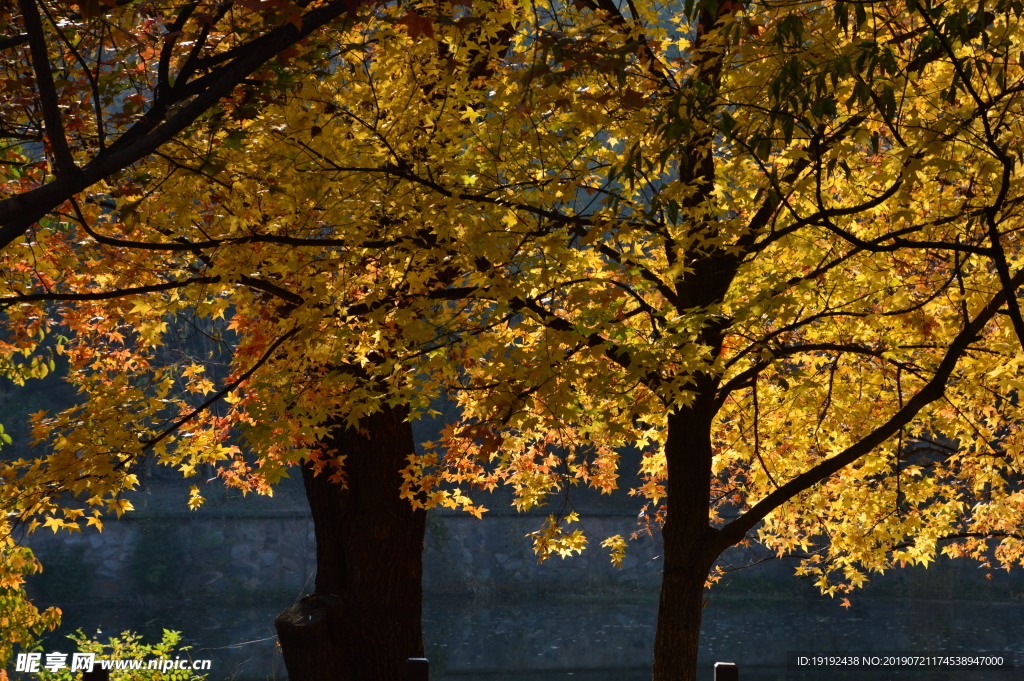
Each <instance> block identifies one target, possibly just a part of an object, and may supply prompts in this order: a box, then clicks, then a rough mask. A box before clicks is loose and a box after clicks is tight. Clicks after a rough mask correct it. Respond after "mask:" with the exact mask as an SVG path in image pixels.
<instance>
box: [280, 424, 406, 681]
mask: <svg viewBox="0 0 1024 681" xmlns="http://www.w3.org/2000/svg"><path fill="white" fill-rule="evenodd" d="M408 414H409V412H408V409H407V408H405V407H387V406H385V407H383V408H382V409H381V411H379V412H377V413H375V414H372V415H370V416H367V417H365V418H363V419H362V420H361V421H360V422H359V430H354V429H348V430H341V428H344V426H341V427H339V430H338V431H336V432H335V434H334V435H333V436H332V438H331V440H330V442H329V448H330V449H331V450H333V451H336V452H337V454H339V455H342V456H344V457H345V460H344V471H345V476H346V479H347V487H345V488H342V487H341V486H340V485H338V484H335V483H332V482H330V481H329V480H328V475H327V474H322V475H317V476H314V475H313V472H312V469H311V468H310V467H309V466H303V468H302V479H303V482H304V483H305V487H306V497H307V499H308V500H309V506H310V509H311V510H312V513H313V527H314V531H315V534H316V560H317V576H316V586H315V591H314V593H313V594H312V595H311V596H307V597H306V598H304V599H302V601H300V602H299V603H297V604H295V605H293V606H292V607H290V608H288V609H287V610H285V611H284V612H282V613H281V614H280V615H278V617H277V619H276V620H275V622H274V623H275V625H276V626H277V633H278V640H279V641H280V643H281V650H282V653H283V655H284V661H285V666H286V667H287V668H288V678H289V679H290V681H403V680H404V678H405V674H406V671H405V670H406V660H407V659H408V658H410V657H422V656H423V638H422V629H421V622H420V615H421V602H422V573H423V564H422V560H423V535H424V531H425V528H426V512H425V511H423V510H422V509H420V510H416V511H414V510H413V509H412V508H411V507H410V505H409V502H408V501H407V500H403V499H400V498H399V487H400V485H401V482H402V480H401V476H400V475H399V471H400V470H401V469H402V468H403V467H404V466H405V465H406V457H407V456H408V455H409V454H410V453H412V451H413V447H414V444H413V435H412V426H411V424H410V423H409V422H408V421H407V420H406V418H407V416H408ZM360 431H361V432H360Z"/></svg>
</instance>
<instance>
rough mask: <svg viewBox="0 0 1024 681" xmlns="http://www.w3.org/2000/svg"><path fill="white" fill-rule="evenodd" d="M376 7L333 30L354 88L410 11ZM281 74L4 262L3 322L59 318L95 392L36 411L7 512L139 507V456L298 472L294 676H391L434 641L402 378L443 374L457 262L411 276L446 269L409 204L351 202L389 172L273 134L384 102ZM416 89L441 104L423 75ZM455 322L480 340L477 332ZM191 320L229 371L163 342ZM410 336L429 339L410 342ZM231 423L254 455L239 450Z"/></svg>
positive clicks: (249, 482)
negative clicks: (438, 368) (29, 450)
mask: <svg viewBox="0 0 1024 681" xmlns="http://www.w3.org/2000/svg"><path fill="white" fill-rule="evenodd" d="M378 19H379V21H378V23H379V24H380V25H381V27H380V28H379V29H378V34H375V33H374V32H372V31H371V30H370V29H367V28H365V27H362V26H360V27H358V28H355V29H353V30H351V31H348V32H339V34H338V37H337V39H336V42H337V44H336V47H337V48H338V51H337V52H336V53H333V54H332V56H328V57H324V58H323V59H322V60H321V61H320V62H318V63H317V65H318V67H319V68H321V69H322V70H321V71H316V73H319V75H321V76H323V77H324V79H325V80H327V81H328V82H334V83H335V87H338V86H339V85H338V84H339V83H340V84H341V86H345V84H346V83H348V85H352V84H351V83H350V82H349V81H348V80H346V73H347V70H346V69H351V68H353V67H355V66H358V67H362V66H363V65H364V62H365V61H366V55H367V53H368V51H369V49H370V46H372V44H373V43H372V41H374V40H381V39H382V38H381V35H379V33H383V39H387V40H389V41H390V42H391V43H392V45H391V49H392V50H393V51H394V52H395V53H398V52H399V51H400V50H401V49H402V48H403V46H408V45H409V44H410V42H412V41H414V40H415V36H410V35H409V33H410V31H409V30H408V29H407V28H402V26H403V24H402V23H401V22H402V21H403V20H404V18H403V15H402V14H401V13H396V12H390V13H388V12H385V13H383V14H382V16H381V17H379V18H378ZM481 42H483V41H481ZM331 44H332V45H334V42H332V43H331ZM500 49H501V45H500V43H499V42H497V41H495V42H494V44H493V45H490V46H489V47H488V48H487V50H488V51H484V50H483V48H482V45H481V44H477V45H476V50H477V53H478V56H477V57H474V58H470V59H468V60H467V63H468V68H467V69H466V71H465V73H464V74H462V75H461V80H462V81H463V82H464V86H465V87H466V88H468V89H475V90H479V86H478V85H476V84H474V83H473V81H474V80H475V79H476V78H477V77H479V75H480V74H479V71H480V69H481V68H482V67H481V64H483V65H484V66H486V63H487V59H488V58H489V57H490V50H496V51H497V50H500ZM338 55H341V56H340V57H339V56H338ZM332 60H341V64H340V67H339V64H338V62H337V61H333V62H332ZM332 73H333V75H334V76H335V77H334V78H333V80H332V79H331V78H330V76H331V75H332ZM282 78H283V76H282V74H281V73H279V72H278V70H277V69H267V70H265V71H262V72H258V73H257V74H256V76H255V77H254V83H250V84H249V85H248V87H247V89H246V90H244V91H242V92H240V93H239V94H238V96H237V97H235V98H232V99H228V100H226V101H225V102H223V103H222V104H221V105H219V106H218V107H216V108H215V110H214V111H213V112H212V115H211V116H210V117H209V118H207V119H206V120H204V121H202V122H201V123H200V124H198V125H196V126H193V127H192V128H191V129H190V130H189V132H190V134H189V136H188V137H185V138H182V139H181V140H175V141H172V142H170V143H168V144H166V145H164V147H163V148H162V149H161V152H160V154H159V156H158V158H157V159H149V160H148V161H147V163H146V165H145V166H140V167H138V168H136V169H135V172H136V173H137V175H136V177H134V178H130V180H129V181H127V182H125V181H122V180H123V178H117V179H116V180H111V181H104V182H100V183H98V184H97V185H96V186H94V187H93V188H92V189H91V191H90V193H89V194H88V195H87V196H86V198H85V199H84V200H78V199H76V198H72V199H71V200H70V201H69V203H68V205H67V206H66V208H65V211H66V212H63V211H62V212H61V213H58V214H57V215H56V216H55V219H52V220H47V221H45V222H44V223H42V224H41V225H40V226H39V228H38V229H37V230H36V233H35V235H34V236H35V237H36V239H37V241H35V242H26V243H24V246H25V248H26V250H28V251H29V252H30V253H32V254H33V255H35V251H36V250H37V249H38V251H39V252H38V256H37V257H35V258H32V259H30V258H27V257H26V256H25V254H24V252H18V251H16V250H14V249H9V250H8V251H7V252H6V253H5V254H4V256H6V263H5V264H6V265H7V267H6V268H5V269H7V270H8V271H10V272H11V273H12V274H11V277H10V278H9V280H8V282H7V287H8V290H9V291H10V292H11V295H9V296H7V297H6V298H5V300H4V301H3V304H4V305H5V307H6V309H7V312H8V323H9V324H10V325H11V326H12V327H13V328H14V329H24V330H25V333H24V334H23V335H25V342H26V343H31V342H33V339H34V338H35V336H32V337H31V338H30V337H28V332H29V330H32V332H33V333H35V332H43V331H46V330H52V329H53V328H54V327H60V332H62V333H66V334H67V337H66V338H62V339H61V340H60V342H59V345H58V347H57V351H58V352H60V353H62V354H64V355H66V356H67V357H68V359H69V360H70V362H71V365H72V374H71V377H70V380H72V381H73V382H75V383H76V384H77V385H79V386H80V389H81V391H82V396H83V402H82V404H81V405H80V406H79V407H76V408H73V409H70V410H68V411H66V412H64V413H63V414H60V415H57V416H56V417H54V418H46V417H45V416H44V415H39V416H38V417H37V427H38V433H39V436H40V439H47V438H49V439H48V441H47V443H48V445H49V448H50V451H49V452H48V453H47V454H46V455H44V456H39V457H35V458H29V459H18V460H14V461H10V462H8V464H7V466H6V468H5V470H4V475H5V476H6V479H8V480H9V481H11V482H12V483H16V484H12V485H11V486H10V488H9V489H10V490H11V491H12V494H11V495H10V496H9V497H8V499H7V504H6V507H7V508H8V509H9V510H10V512H12V513H15V514H16V515H18V516H19V517H21V518H22V519H24V520H25V521H26V522H27V523H28V526H29V528H30V529H35V528H36V527H40V526H46V527H50V528H52V529H53V530H54V531H57V530H58V529H61V528H65V529H72V530H74V529H78V527H79V523H80V522H81V521H80V520H79V519H80V518H83V516H85V515H86V514H87V512H88V511H89V510H90V509H91V517H88V516H86V517H85V518H84V519H85V520H86V522H87V523H88V524H90V525H98V526H102V510H101V509H104V508H105V509H107V510H108V511H113V512H116V513H118V514H120V513H122V512H124V511H126V510H130V504H129V503H128V502H127V501H125V500H124V499H122V498H121V493H122V492H123V491H124V490H125V489H131V488H132V487H133V486H134V485H135V484H136V482H137V480H136V478H135V469H136V468H137V466H138V465H139V464H140V462H141V461H142V459H143V458H144V457H147V456H149V457H151V458H153V459H155V460H157V461H158V462H160V463H164V464H167V465H173V466H176V467H179V468H180V470H182V472H184V473H186V474H187V475H189V474H193V473H194V472H195V470H196V468H197V467H198V466H201V465H204V464H211V465H212V464H215V463H217V462H219V461H222V460H224V459H226V460H228V461H230V463H231V465H230V466H224V467H222V468H221V470H220V472H221V473H222V475H223V477H224V478H225V479H226V480H227V481H229V482H230V483H232V484H236V485H238V486H240V487H242V488H243V489H246V490H255V491H259V492H264V493H269V492H270V490H271V486H272V485H273V483H274V482H276V481H277V480H279V479H280V477H281V476H282V475H283V474H284V471H285V470H286V469H287V468H288V467H289V466H291V465H295V464H299V465H300V466H301V467H302V474H303V479H304V482H305V485H306V489H307V495H308V497H309V501H310V505H311V508H312V509H313V515H314V524H315V528H316V535H317V551H318V575H317V583H316V593H315V594H314V596H313V597H311V598H308V599H305V600H304V601H303V602H301V603H300V604H298V605H296V606H294V607H293V608H289V610H288V611H286V612H285V613H282V616H281V617H280V618H279V619H278V627H279V632H280V636H281V643H282V648H283V651H284V654H285V659H286V663H287V665H288V667H289V672H290V675H291V676H292V677H293V678H296V679H299V678H331V679H347V678H353V679H372V678H380V679H390V678H397V677H398V676H400V675H401V673H402V672H403V670H404V665H405V660H406V658H407V657H410V656H418V655H421V654H422V642H421V636H420V626H421V625H420V617H419V608H420V605H419V602H420V588H421V586H420V560H421V558H420V556H421V550H422V540H423V531H424V520H425V511H424V510H423V509H422V508H419V509H417V508H414V507H412V506H410V504H409V503H408V502H407V501H405V500H403V499H401V497H400V495H399V491H400V490H399V488H400V486H401V484H402V478H401V476H400V474H399V473H400V470H401V468H403V467H404V466H405V465H406V459H407V457H408V456H410V455H411V454H412V453H413V443H412V431H411V425H410V423H409V422H408V417H409V416H410V408H418V409H420V410H422V409H423V408H424V407H425V406H426V405H427V404H429V401H430V398H429V396H424V395H422V394H417V393H413V392H412V390H413V388H414V387H417V386H418V387H419V389H420V390H422V388H423V386H424V385H429V383H427V382H426V381H423V380H421V381H419V382H418V383H417V384H415V385H414V384H413V382H411V381H410V380H409V378H408V376H407V373H406V372H408V371H409V367H416V368H417V370H418V371H427V372H429V371H430V366H429V363H428V362H427V359H421V360H417V356H423V357H426V354H427V353H428V352H429V353H431V354H433V355H438V356H440V354H441V350H442V345H443V344H444V342H445V334H446V330H445V327H446V325H449V324H450V322H446V321H445V316H446V315H445V314H439V313H438V312H437V311H434V312H433V313H432V314H431V316H430V319H426V318H425V317H424V305H426V306H428V308H429V307H433V306H436V305H437V301H438V300H443V299H444V298H446V297H448V296H449V295H451V294H450V293H448V292H446V291H444V290H443V288H444V285H445V282H446V281H447V278H450V276H451V275H450V274H446V272H447V271H448V268H446V267H440V268H437V267H434V268H433V270H434V271H433V273H432V274H429V275H428V276H426V277H425V278H412V277H410V276H409V271H410V270H411V271H414V272H431V271H432V270H430V269H429V268H428V267H427V266H426V265H422V264H419V262H420V261H424V262H426V263H429V264H430V265H434V264H435V263H434V262H433V261H434V260H439V256H436V255H435V254H434V252H433V251H432V250H431V248H430V247H429V246H430V243H429V242H430V240H431V238H430V235H429V233H424V232H423V230H422V228H421V227H418V226H415V225H414V226H413V227H415V229H413V228H409V229H407V225H406V224H405V223H406V222H407V221H406V219H405V216H406V215H407V214H409V212H410V208H409V207H407V206H402V205H401V203H400V202H399V201H395V202H391V203H388V204H387V205H385V204H377V206H376V209H371V208H368V207H367V203H365V202H359V203H356V202H354V201H353V199H352V197H353V196H355V195H357V193H359V192H363V193H366V194H368V195H372V196H386V195H387V193H388V191H389V186H388V185H389V182H388V181H387V180H384V181H383V182H382V181H380V180H379V179H378V178H376V177H372V178H370V179H369V181H368V182H367V181H366V180H361V179H359V177H358V175H354V176H353V181H354V182H358V183H359V184H358V185H353V184H352V183H351V182H350V183H344V182H334V183H333V184H331V185H327V186H325V185H324V184H322V183H321V184H318V183H316V182H309V181H308V180H306V179H304V178H303V177H301V173H302V172H303V170H304V168H303V165H304V164H308V163H309V159H308V156H309V154H310V153H311V152H312V150H311V149H310V148H309V147H308V146H304V145H300V144H298V143H297V142H296V141H295V140H294V139H291V138H290V137H289V136H288V135H283V134H281V131H282V130H289V131H299V130H301V131H302V133H303V134H306V132H307V131H313V130H315V129H316V126H315V125H313V124H312V123H313V118H314V117H316V116H325V117H328V118H332V119H333V118H335V116H334V112H333V111H326V109H328V108H330V107H333V108H334V109H335V110H338V109H345V110H356V109H357V107H358V106H361V105H362V104H364V103H365V101H366V99H367V98H368V97H370V96H371V95H372V94H373V93H372V92H370V91H369V90H367V89H365V88H364V89H363V90H361V91H356V92H350V93H348V96H349V98H350V99H351V101H346V100H345V99H341V100H340V104H334V103H333V101H334V99H335V98H336V97H338V96H339V94H338V93H337V92H331V93H330V94H329V95H325V94H324V88H322V87H321V86H320V85H319V84H318V82H317V81H315V80H309V81H307V82H302V81H298V82H297V83H295V84H294V87H292V85H291V84H289V86H288V87H281V88H279V89H277V90H276V91H277V94H278V95H279V96H278V99H279V100H280V101H273V99H272V98H268V97H262V98H261V97H258V96H256V95H259V94H260V92H259V87H261V86H260V83H265V82H266V81H268V80H270V81H272V84H273V82H279V81H280V80H281V79H282ZM403 87H404V88H405V89H406V90H410V89H411V90H412V91H413V92H415V93H419V94H420V95H421V96H423V97H425V98H427V99H428V101H429V100H430V99H431V98H433V99H435V100H436V99H437V97H436V95H431V93H430V92H429V91H425V90H424V88H423V85H422V83H421V82H419V81H417V80H415V79H409V78H408V77H405V83H404V84H403ZM342 94H345V93H342ZM478 96H479V95H478ZM311 107H315V108H316V110H313V111H311ZM382 115H383V116H386V117H392V118H394V119H397V121H398V123H400V124H401V125H403V126H405V127H408V129H409V133H410V134H416V133H417V131H418V129H419V128H418V123H419V122H418V120H417V119H415V118H410V117H409V116H407V115H403V116H392V113H391V112H387V113H386V114H382ZM311 136H312V137H315V136H316V133H313V134H312V135H311ZM355 139H356V140H357V141H356V143H357V144H358V143H359V141H358V140H359V139H361V138H355ZM254 160H255V164H254ZM297 164H298V165H297ZM256 168H258V171H257V170H256ZM138 177H142V178H144V183H143V182H142V181H140V182H135V181H134V180H135V179H137V178H138ZM197 179H198V180H199V181H197ZM149 185H151V187H149ZM268 190H269V192H268ZM392 203H393V205H392ZM368 218H369V219H368ZM356 220H362V221H364V222H365V225H359V223H358V222H355V221H356ZM355 226H359V227H360V228H361V231H359V230H356V229H355ZM370 249H373V250H370ZM385 249H386V250H385ZM410 258H412V259H413V262H415V263H416V265H415V267H413V266H412V265H413V262H410ZM30 261H31V264H29V262H30ZM69 262H77V263H81V264H82V265H84V267H81V268H75V269H72V268H68V267H67V263H69ZM460 315H464V312H463V311H461V310H453V311H451V312H450V313H447V316H452V317H456V318H457V317H459V316H460ZM225 318H226V319H225ZM220 320H224V321H220ZM459 328H460V330H461V331H462V332H463V333H470V332H472V328H473V323H472V322H471V321H467V322H464V323H462V324H460V326H459ZM183 332H184V333H199V334H208V335H209V336H210V337H211V338H212V339H213V340H214V342H215V343H216V344H218V345H220V346H223V347H224V348H226V349H227V350H228V355H229V358H230V360H229V361H230V365H229V366H228V367H226V368H225V367H220V368H218V367H217V366H215V365H216V362H213V361H211V360H210V358H202V357H189V356H187V355H184V356H173V355H172V354H171V353H169V352H168V351H167V350H166V349H164V345H165V343H167V342H168V341H167V339H169V338H173V337H175V336H180V335H181V334H182V333H183ZM413 340H415V341H416V342H418V343H419V344H420V345H419V347H417V348H413V349H412V350H410V351H408V352H407V353H403V347H404V346H406V345H410V344H411V342H412V341H413ZM424 345H426V346H427V347H426V348H424V347H423V346H424ZM15 347H20V346H16V345H14V344H12V349H14V348H15ZM32 347H34V346H32ZM403 354H408V355H409V357H408V358H406V357H403V356H402V355H403ZM218 374H219V375H218ZM213 380H218V383H219V385H218V386H217V387H214V386H215V384H214V382H213ZM211 393H213V395H212V397H207V396H208V395H210V394H211ZM224 403H228V404H229V406H228V407H227V408H226V409H224V408H223V405H224ZM239 436H240V437H242V438H243V441H244V442H246V443H247V444H248V445H249V447H248V448H247V449H248V452H247V453H249V454H250V456H248V457H246V456H245V455H244V454H243V452H242V450H241V449H239V448H238V447H237V446H235V445H234V444H231V443H233V442H237V441H238V437H239ZM342 460H344V461H345V462H346V463H345V466H344V468H342V467H341V461H342ZM318 473H322V474H321V475H319V476H318V475H316V474H318ZM329 476H330V479H328V477H329ZM342 478H344V482H345V483H346V484H345V486H341V485H339V484H337V483H339V482H341V481H342ZM193 492H194V494H193V497H192V499H191V500H190V504H192V505H198V504H199V503H200V502H201V496H200V495H199V489H198V488H194V489H193ZM458 501H459V499H458V498H457V497H456V498H452V500H451V503H453V504H454V503H457V502H458ZM468 510H474V509H472V508H470V509H468ZM370 649H373V650H375V651H377V652H376V654H375V655H369V654H367V653H366V651H367V650H370Z"/></svg>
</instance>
